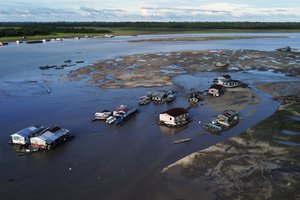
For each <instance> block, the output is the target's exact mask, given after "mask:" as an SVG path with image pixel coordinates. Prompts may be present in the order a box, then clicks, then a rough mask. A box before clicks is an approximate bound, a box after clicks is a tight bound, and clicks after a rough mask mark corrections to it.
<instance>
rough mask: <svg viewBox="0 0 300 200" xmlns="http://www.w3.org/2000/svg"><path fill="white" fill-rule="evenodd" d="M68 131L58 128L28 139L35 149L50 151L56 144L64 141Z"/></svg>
mask: <svg viewBox="0 0 300 200" xmlns="http://www.w3.org/2000/svg"><path fill="white" fill-rule="evenodd" d="M69 132H70V131H69V130H68V129H64V128H60V127H58V126H55V127H50V128H48V129H45V130H44V131H43V133H42V134H40V135H37V136H35V137H31V138H30V144H31V146H32V147H33V148H36V149H45V150H51V149H52V148H53V147H54V146H56V145H57V144H59V143H61V142H63V141H65V140H66V136H67V134H68V133H69Z"/></svg>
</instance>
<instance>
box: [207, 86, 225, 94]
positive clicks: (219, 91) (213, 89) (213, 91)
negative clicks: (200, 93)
mask: <svg viewBox="0 0 300 200" xmlns="http://www.w3.org/2000/svg"><path fill="white" fill-rule="evenodd" d="M223 93H224V89H223V86H222V85H219V84H213V85H212V86H210V88H209V89H208V94H209V95H212V96H214V97H218V96H221V95H222V94H223Z"/></svg>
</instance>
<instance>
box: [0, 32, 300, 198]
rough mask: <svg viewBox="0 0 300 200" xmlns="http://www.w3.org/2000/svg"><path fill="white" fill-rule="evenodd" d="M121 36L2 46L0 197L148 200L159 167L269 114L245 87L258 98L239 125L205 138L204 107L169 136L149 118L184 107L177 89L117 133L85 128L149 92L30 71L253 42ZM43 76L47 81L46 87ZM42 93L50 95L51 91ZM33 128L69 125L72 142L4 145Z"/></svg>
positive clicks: (201, 79)
mask: <svg viewBox="0 0 300 200" xmlns="http://www.w3.org/2000/svg"><path fill="white" fill-rule="evenodd" d="M143 37H146V36H143ZM149 37H150V36H149ZM151 37H152V36H151ZM153 37H157V36H153ZM295 37H296V38H297V41H298V43H296V44H299V39H300V37H299V35H297V34H296V36H295ZM127 39H128V37H120V38H118V37H117V38H115V39H112V40H108V39H104V40H99V39H90V40H80V41H75V40H66V41H64V42H61V43H59V42H53V43H48V44H47V43H46V44H36V45H25V44H24V45H23V44H22V45H20V46H15V45H10V46H8V47H7V48H6V47H5V48H1V49H0V55H1V57H0V63H1V64H0V70H1V71H0V86H1V88H0V110H1V115H0V199H7V200H9V199H38V198H42V199H74V200H75V199H84V198H85V199H151V197H152V195H153V194H154V193H155V192H157V191H161V190H163V189H164V186H165V185H164V177H163V176H161V175H160V171H161V170H162V168H163V167H165V166H166V165H168V164H170V163H172V162H174V161H176V160H178V159H180V158H182V157H183V156H186V155H188V154H190V153H192V152H194V151H197V150H199V149H203V148H205V147H208V146H210V145H213V144H215V143H217V142H220V141H223V140H225V139H226V138H229V137H232V136H235V135H237V134H239V133H241V132H242V131H244V130H246V129H247V128H249V127H251V126H253V125H254V124H256V123H258V122H259V121H261V120H263V119H264V118H266V117H268V116H269V115H271V114H272V113H273V112H274V111H275V110H276V109H277V107H278V106H279V103H277V102H275V101H273V100H271V97H270V96H269V95H267V94H265V93H263V92H261V91H259V90H257V89H256V88H252V91H253V92H254V93H255V94H256V95H258V96H259V97H260V98H261V103H260V104H257V105H253V106H250V107H248V108H246V109H244V110H242V111H241V115H242V121H241V122H240V123H239V124H238V126H235V127H233V128H232V129H230V130H229V131H226V132H224V133H223V134H222V135H213V134H209V133H207V134H205V133H206V132H205V131H204V130H203V129H202V125H203V123H206V122H208V121H210V120H211V119H213V117H214V116H215V114H217V113H218V112H217V111H213V110H212V107H211V106H210V105H207V104H204V105H202V106H201V105H200V106H198V107H196V108H192V109H191V110H190V116H191V119H193V120H194V121H193V122H191V123H190V124H188V125H187V126H186V127H182V128H180V129H170V128H167V127H162V126H159V125H158V124H157V119H158V114H159V113H160V112H162V111H165V110H167V109H169V108H172V107H178V106H180V107H187V106H188V103H187V100H186V99H185V98H184V92H183V93H179V94H178V95H177V99H176V100H175V101H174V102H172V103H171V104H160V105H157V104H152V103H151V104H149V105H145V106H142V107H140V110H141V112H140V113H139V114H137V115H136V116H135V117H133V118H132V119H130V120H129V121H127V122H126V123H125V124H124V125H123V126H120V127H117V126H108V125H106V124H105V123H102V122H93V123H92V122H91V121H90V120H91V118H92V117H93V114H94V113H95V112H96V111H101V110H103V109H114V108H115V107H117V106H118V105H120V104H127V105H136V104H137V101H138V98H139V97H140V96H143V95H145V94H146V93H147V92H148V91H152V90H156V89H157V88H136V89H99V88H96V87H93V86H89V85H87V84H86V82H85V81H84V80H82V81H68V82H57V81H56V80H57V78H59V77H60V76H61V75H62V74H65V73H66V71H67V70H52V71H50V70H48V71H47V72H46V73H52V74H53V75H52V76H51V78H49V77H48V76H47V78H45V75H42V74H43V73H45V72H44V71H41V70H39V69H38V66H40V65H50V64H62V63H63V61H64V60H67V59H72V60H85V63H83V64H80V65H79V66H78V67H80V66H84V65H86V64H88V63H93V62H94V61H95V60H97V59H102V58H107V57H116V56H121V55H124V54H131V53H148V52H160V51H177V50H190V49H208V48H213V49H215V48H220V49H223V48H237V49H239V48H241V46H243V48H247V49H248V47H249V46H247V45H245V44H244V42H246V43H248V44H252V43H253V40H249V41H232V42H233V43H235V44H236V45H233V44H232V43H231V42H230V41H218V42H216V41H213V42H206V43H205V45H204V44H203V43H197V44H195V42H193V43H167V44H166V43H161V44H149V45H147V46H145V45H143V44H129V43H126V40H127ZM272 40H274V39H272ZM280 40H282V39H280ZM262 41H264V40H262ZM289 41H290V40H288V39H285V42H282V43H280V44H278V43H276V45H278V46H276V45H274V44H272V45H270V46H268V47H266V46H264V47H257V48H258V49H260V48H269V49H268V50H271V48H272V49H273V48H274V47H280V46H282V45H287V44H286V43H288V42H289ZM239 42H240V43H239ZM264 42H266V41H264ZM229 44H231V45H229ZM260 44H261V43H260ZM201 45H203V46H201ZM252 46H253V44H252ZM299 46H300V45H299ZM72 69H74V68H70V70H72ZM230 74H231V75H232V76H234V78H236V79H241V80H243V81H246V82H248V83H250V84H252V83H254V82H269V81H283V80H293V78H290V77H286V76H284V75H282V74H275V73H272V72H256V71H249V72H236V73H230ZM219 75H220V73H212V72H206V73H198V74H194V75H178V76H176V77H175V78H174V83H175V86H174V87H166V88H165V89H170V88H175V89H176V87H179V88H182V87H183V88H184V91H188V90H190V89H192V88H196V89H198V90H204V89H207V87H208V86H209V85H210V83H211V81H212V79H213V78H216V77H217V76H219ZM45 79H46V80H49V79H52V80H53V81H52V82H44V80H45ZM35 81H37V82H35ZM47 90H50V91H51V92H50V94H48V93H47ZM253 110H254V111H253ZM249 113H251V114H249ZM36 124H41V125H44V126H50V125H60V126H62V127H65V128H68V129H70V130H71V132H72V134H73V135H75V139H74V140H72V141H70V142H68V143H66V144H64V145H61V146H59V147H57V148H56V149H55V150H53V151H51V152H47V153H35V154H31V155H28V156H18V154H17V153H16V152H15V151H14V150H13V148H12V146H11V145H9V144H8V143H7V142H8V141H9V139H10V138H9V135H10V134H12V133H14V132H16V131H18V130H20V129H23V128H25V127H27V126H31V125H36ZM186 137H191V138H192V139H193V140H192V142H190V143H188V144H181V145H174V144H173V141H174V140H177V139H182V138H186Z"/></svg>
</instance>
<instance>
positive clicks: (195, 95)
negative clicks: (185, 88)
mask: <svg viewBox="0 0 300 200" xmlns="http://www.w3.org/2000/svg"><path fill="white" fill-rule="evenodd" d="M188 101H189V103H190V104H198V103H199V102H200V101H202V98H201V95H200V94H199V93H192V94H190V96H189V100H188Z"/></svg>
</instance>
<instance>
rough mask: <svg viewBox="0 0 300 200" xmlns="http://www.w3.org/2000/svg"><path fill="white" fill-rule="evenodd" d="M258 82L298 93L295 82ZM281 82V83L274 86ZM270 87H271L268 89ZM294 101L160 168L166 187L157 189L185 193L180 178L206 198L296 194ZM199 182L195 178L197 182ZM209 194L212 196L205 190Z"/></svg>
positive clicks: (298, 159) (299, 161)
mask: <svg viewBox="0 0 300 200" xmlns="http://www.w3.org/2000/svg"><path fill="white" fill-rule="evenodd" d="M295 83H296V84H291V82H282V83H275V84H274V83H272V84H262V83H261V84H260V85H259V87H261V88H264V90H265V91H269V92H270V93H272V94H276V95H277V94H278V95H298V96H300V92H299V91H300V90H295V85H297V87H299V82H295ZM280 88H282V89H280ZM275 89H276V91H277V92H274V91H275ZM299 119H300V105H299V103H297V104H288V105H284V106H281V107H280V109H279V110H278V111H277V112H276V113H274V114H273V115H272V116H271V117H269V118H268V119H266V120H264V121H262V122H260V123H259V124H258V125H256V126H254V127H253V128H251V129H248V130H247V131H246V132H244V133H242V134H241V135H239V136H236V137H233V138H231V139H229V140H227V141H224V142H221V143H218V144H216V145H214V146H211V147H209V148H207V149H204V150H201V151H198V152H195V153H192V154H190V155H189V156H187V157H185V158H183V159H181V160H179V161H177V162H175V163H173V164H171V165H169V166H168V167H166V168H164V169H163V170H162V173H164V174H165V175H166V176H167V179H168V181H169V183H168V186H169V187H168V189H167V191H164V192H161V193H158V194H157V199H160V197H161V196H164V197H172V195H173V192H174V191H175V192H177V194H180V195H181V196H178V198H179V197H182V198H185V192H184V190H183V188H180V184H177V185H176V184H174V181H175V182H176V181H178V180H181V184H183V183H186V184H191V185H192V186H191V187H195V188H197V185H196V184H197V182H201V183H202V184H205V187H206V188H207V190H206V191H204V193H203V195H204V197H205V195H208V196H210V199H217V198H219V199H274V198H275V197H276V198H275V199H287V198H289V199H297V198H299V197H300V192H299V190H298V188H299V187H300V183H299V178H300V172H299V168H300V149H299V146H300V126H299ZM199 185H201V184H199ZM212 194H214V196H211V195H212Z"/></svg>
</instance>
